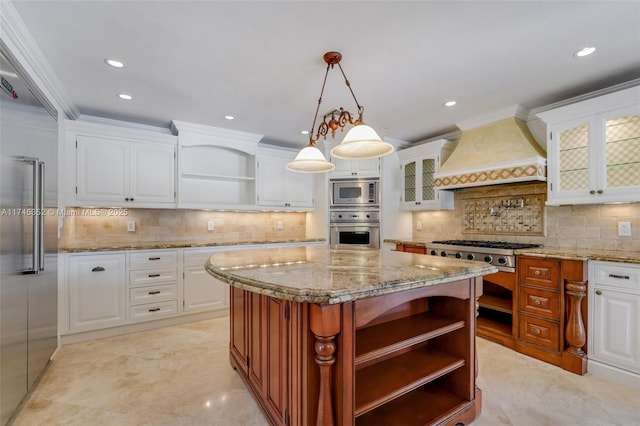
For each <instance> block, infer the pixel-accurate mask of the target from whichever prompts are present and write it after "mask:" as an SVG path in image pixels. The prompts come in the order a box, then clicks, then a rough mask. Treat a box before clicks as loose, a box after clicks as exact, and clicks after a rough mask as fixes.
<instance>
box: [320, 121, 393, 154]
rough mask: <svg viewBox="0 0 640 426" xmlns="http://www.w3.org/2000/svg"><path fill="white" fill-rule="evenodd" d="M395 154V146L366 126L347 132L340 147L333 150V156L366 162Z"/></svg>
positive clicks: (358, 126) (360, 125) (355, 127)
mask: <svg viewBox="0 0 640 426" xmlns="http://www.w3.org/2000/svg"><path fill="white" fill-rule="evenodd" d="M392 152H393V145H391V144H390V143H388V142H385V141H383V140H382V139H381V138H380V136H378V134H377V133H376V131H375V130H373V129H372V128H371V127H369V126H367V125H366V124H359V125H357V126H354V127H353V128H351V130H349V131H348V132H347V134H346V135H345V137H344V139H343V140H342V142H341V143H340V145H338V146H336V147H334V148H333V149H332V150H331V156H332V157H336V158H342V159H345V160H364V159H367V158H377V157H383V156H385V155H388V154H391V153H392Z"/></svg>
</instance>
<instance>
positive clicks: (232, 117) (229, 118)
mask: <svg viewBox="0 0 640 426" xmlns="http://www.w3.org/2000/svg"><path fill="white" fill-rule="evenodd" d="M234 118H235V117H234V116H233V115H225V116H224V119H225V120H233V119H234Z"/></svg>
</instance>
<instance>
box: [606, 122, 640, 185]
mask: <svg viewBox="0 0 640 426" xmlns="http://www.w3.org/2000/svg"><path fill="white" fill-rule="evenodd" d="M601 120H602V121H604V125H605V135H604V136H605V153H604V154H605V158H606V164H605V173H604V185H603V186H604V187H606V188H607V189H608V190H613V189H614V188H631V187H640V115H637V114H636V115H634V111H633V110H628V111H616V112H613V113H611V114H606V115H604V116H603V117H601Z"/></svg>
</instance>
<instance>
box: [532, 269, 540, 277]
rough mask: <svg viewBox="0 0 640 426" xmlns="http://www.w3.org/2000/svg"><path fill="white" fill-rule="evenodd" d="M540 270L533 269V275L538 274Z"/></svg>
mask: <svg viewBox="0 0 640 426" xmlns="http://www.w3.org/2000/svg"><path fill="white" fill-rule="evenodd" d="M540 273H541V272H540V270H539V269H536V270H535V271H533V275H536V276H539V275H540Z"/></svg>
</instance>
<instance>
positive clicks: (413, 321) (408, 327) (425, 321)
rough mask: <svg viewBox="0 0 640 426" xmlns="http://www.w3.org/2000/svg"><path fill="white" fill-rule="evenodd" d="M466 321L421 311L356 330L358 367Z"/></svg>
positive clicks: (460, 326)
mask: <svg viewBox="0 0 640 426" xmlns="http://www.w3.org/2000/svg"><path fill="white" fill-rule="evenodd" d="M464 324H465V323H464V321H456V320H452V319H448V318H437V317H433V316H429V315H428V314H425V313H422V314H419V315H412V316H410V317H406V318H401V319H398V320H395V321H390V322H386V323H384V324H380V325H376V326H373V327H368V328H364V329H361V330H358V331H357V332H356V368H358V366H359V365H362V364H365V363H367V362H369V361H371V360H374V359H376V358H378V357H381V356H384V355H387V354H390V353H393V352H396V351H398V350H401V349H404V348H407V347H409V346H413V345H416V344H418V343H421V342H424V341H427V340H429V339H433V338H434V337H437V336H441V335H443V334H446V333H449V332H451V331H455V330H458V329H460V328H463V327H464Z"/></svg>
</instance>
